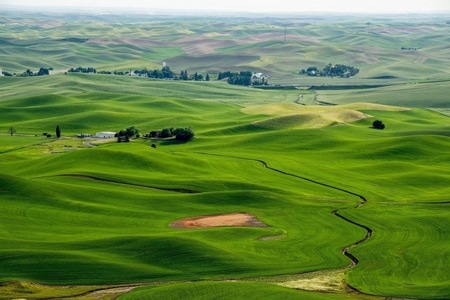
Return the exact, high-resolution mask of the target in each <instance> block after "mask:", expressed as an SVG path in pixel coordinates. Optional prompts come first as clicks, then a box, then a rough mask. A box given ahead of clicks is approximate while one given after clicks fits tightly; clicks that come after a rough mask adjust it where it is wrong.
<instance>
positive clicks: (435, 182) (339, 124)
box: [0, 14, 450, 299]
mask: <svg viewBox="0 0 450 300" xmlns="http://www.w3.org/2000/svg"><path fill="white" fill-rule="evenodd" d="M16 18H17V16H10V15H9V14H6V15H5V17H3V18H2V19H0V21H1V24H3V27H2V28H3V29H4V30H3V29H2V37H1V38H0V44H1V45H2V48H1V49H0V64H1V65H0V67H2V68H3V70H5V71H9V72H22V71H24V70H26V69H27V68H39V67H40V66H50V65H51V66H53V67H54V68H55V73H61V74H54V75H51V76H41V77H29V78H19V77H1V78H0V207H1V210H2V218H1V221H0V240H1V241H0V242H1V245H2V246H1V247H0V260H1V264H0V283H1V284H0V294H1V295H2V296H0V299H11V298H27V299H39V298H52V297H56V298H57V297H63V296H64V297H69V296H70V297H73V298H75V299H82V298H80V297H81V296H80V295H82V294H85V293H86V292H88V291H92V290H95V289H99V288H106V287H107V286H109V287H111V286H115V285H122V284H138V283H139V284H144V285H146V284H148V285H146V286H143V287H140V288H137V289H134V290H133V291H130V292H128V293H126V294H124V295H121V296H120V298H119V299H136V298H140V299H160V298H170V299H225V298H234V299H242V298H250V299H256V298H258V299H261V298H264V299H272V298H274V299H275V298H276V299H280V298H283V299H379V298H382V297H383V298H386V297H393V298H408V299H446V298H449V297H450V290H449V288H448V287H449V285H450V277H449V275H448V274H447V273H448V271H447V265H448V256H449V254H450V253H448V252H449V248H448V240H449V231H448V227H449V225H450V224H449V220H450V219H449V217H450V215H449V210H448V203H449V199H448V195H449V194H450V185H449V184H448V182H450V168H449V163H450V154H449V152H448V149H449V146H450V140H449V137H450V121H449V117H448V110H449V101H448V99H447V90H448V82H449V81H448V78H449V74H448V68H447V66H448V65H449V61H448V57H447V55H446V54H447V51H446V48H445V47H441V46H440V45H441V41H442V40H446V39H448V38H447V36H448V28H449V27H448V26H443V25H442V24H441V23H439V22H442V19H441V18H437V19H433V18H431V19H426V21H424V22H423V23H420V24H419V23H413V24H415V25H414V26H413V25H411V24H412V23H410V22H413V21H414V22H417V20H416V19H414V18H413V19H408V18H407V17H404V19H401V20H397V21H396V22H387V21H385V20H384V21H383V19H376V18H375V19H372V18H371V17H367V18H368V19H367V20H366V19H365V18H363V17H355V18H354V19H352V20H351V21H345V20H344V21H343V20H342V19H341V18H340V17H338V16H336V17H334V18H335V19H333V20H325V19H318V20H317V21H313V20H310V19H308V20H306V21H305V20H303V21H301V20H298V19H293V20H291V21H292V22H291V23H289V24H288V25H287V26H285V25H284V24H285V22H284V21H285V20H284V19H282V21H283V22H281V23H280V20H279V19H276V18H275V19H270V18H268V19H264V18H262V19H256V20H254V21H253V22H249V19H248V18H242V19H241V18H238V17H236V18H234V19H231V20H224V19H220V18H219V19H215V18H207V19H205V20H201V19H198V18H188V19H183V20H180V19H178V18H177V17H173V18H168V19H165V18H161V19H160V17H155V19H154V20H149V19H148V18H147V17H144V16H136V17H135V18H130V17H125V16H123V17H117V18H119V19H118V20H121V21H123V23H120V22H111V21H109V19H105V18H104V17H102V16H96V17H93V16H84V17H83V16H79V17H76V16H73V15H72V16H71V17H69V16H67V17H66V19H64V21H65V22H66V23H60V22H58V19H57V18H56V20H52V22H51V23H46V22H49V20H48V16H45V15H42V16H40V17H39V18H40V19H39V22H36V19H33V18H29V19H27V18H19V19H18V20H20V21H17V22H15V23H12V24H11V25H8V26H6V25H5V24H6V23H7V22H8V21H10V20H11V19H14V20H16ZM36 18H38V17H36ZM133 20H134V21H133ZM116 21H117V20H116ZM300 21H301V22H300ZM375 22H376V23H375ZM43 24H45V25H47V26H43ZM50 24H51V26H50ZM180 24H181V25H183V26H180ZM175 25H177V26H175ZM49 26H50V27H49ZM285 30H286V34H287V36H286V42H285V41H284V33H285ZM69 32H70V34H69ZM431 33H433V34H431ZM40 45H42V46H40ZM3 46H4V47H3ZM402 46H409V47H417V48H418V50H414V51H413V50H408V51H404V50H400V47H402ZM6 57H8V59H6ZM331 59H333V61H331ZM162 61H166V62H168V63H169V65H170V66H171V67H172V69H179V70H182V69H188V70H189V71H191V70H192V71H194V70H195V71H199V72H212V73H211V74H213V73H214V72H219V71H223V70H228V69H231V70H242V69H245V70H247V69H250V70H255V71H264V72H268V73H270V75H271V76H272V77H273V79H272V78H271V80H274V81H275V82H277V83H280V84H298V85H300V86H302V88H298V89H268V90H265V89H254V88H249V87H239V86H232V85H228V84H227V83H226V82H218V81H216V80H213V81H211V82H193V81H187V82H185V81H165V80H164V81H163V80H151V79H147V78H137V77H127V76H112V75H93V74H64V69H65V68H70V67H76V66H78V65H82V66H85V67H87V66H92V67H96V68H97V69H98V70H102V69H104V70H113V69H116V68H117V69H118V70H129V69H130V68H134V67H135V68H144V67H148V68H159V67H160V66H161V62H162ZM324 62H326V63H328V62H332V63H344V64H350V65H355V66H357V67H359V68H361V73H360V74H358V75H357V77H355V78H350V79H348V80H346V79H332V78H306V77H302V76H300V75H298V71H299V70H300V69H302V68H305V67H308V66H311V65H317V66H320V64H321V63H324ZM61 70H62V71H61ZM310 85H315V86H318V88H317V87H316V88H315V89H308V86H310ZM370 86H372V87H370ZM375 86H378V87H375ZM321 87H322V88H321ZM318 104H322V105H318ZM323 104H328V105H323ZM374 120H382V121H383V123H384V124H385V125H386V128H385V129H384V130H376V129H373V128H372V123H373V121H374ZM57 125H59V126H60V128H61V130H62V136H61V138H59V139H57V138H56V137H55V128H56V126H57ZM11 126H13V127H14V129H15V131H16V132H15V134H14V135H12V136H11V135H10V134H9V133H8V128H9V127H11ZM129 126H136V127H137V128H138V129H139V130H140V132H141V134H143V133H148V132H150V131H153V130H161V129H163V128H170V127H173V128H177V127H183V128H184V127H190V128H191V129H192V130H193V131H194V133H195V138H194V139H193V140H192V141H189V142H186V143H181V142H176V141H175V140H173V139H146V138H142V137H140V138H136V139H133V140H132V141H131V142H130V143H117V142H116V140H115V139H111V140H106V139H96V138H83V139H79V138H76V135H77V134H78V133H84V134H87V133H89V134H93V135H94V134H95V133H96V132H101V131H115V132H117V131H119V130H121V129H124V128H127V127H129ZM43 133H50V134H52V137H46V136H44V135H43ZM152 144H154V146H156V148H155V147H152ZM361 197H363V198H364V199H365V200H367V201H365V202H364V201H362V200H363V199H362V198H361ZM362 202H364V203H363V205H362V206H359V205H360V204H361V203H362ZM237 212H239V213H249V214H252V215H254V216H255V217H257V218H258V219H259V220H260V221H261V222H263V223H264V224H266V226H265V227H244V226H237V227H233V226H222V227H213V228H195V229H186V228H177V227H173V226H171V224H172V222H174V221H177V220H181V219H186V218H190V217H198V216H210V215H220V214H228V213H237ZM336 213H337V214H336ZM368 229H370V232H371V237H370V238H368V239H367V240H365V237H367V236H368ZM355 244H357V245H355ZM352 245H353V246H352ZM347 247H350V248H349V249H348V252H349V253H350V254H351V255H353V256H354V257H355V258H357V260H358V264H357V265H356V266H354V267H353V266H352V262H351V260H350V259H349V258H348V257H346V256H344V255H343V253H342V252H343V249H344V248H347ZM309 272H313V273H309ZM337 273H338V275H335V274H337ZM305 274H306V275H305ZM308 274H309V275H308ZM307 275H308V276H309V277H308V278H307V279H308V280H309V279H311V278H312V279H311V280H312V281H314V282H313V283H317V282H319V281H321V280H325V279H323V278H327V279H326V280H325V281H326V283H327V284H328V286H330V285H333V284H334V283H335V281H336V280H338V281H339V284H338V286H333V287H332V289H331V290H329V291H328V292H327V293H323V291H322V290H321V289H320V288H312V290H311V288H310V286H308V287H306V286H305V278H306V277H307ZM302 276H305V277H302ZM333 276H335V277H336V278H337V279H336V278H334V281H333V280H331V279H330V278H331V277H333ZM327 280H328V281H330V280H331V281H332V283H330V282H328V281H327ZM293 282H294V283H293ZM287 283H289V284H287ZM344 283H348V284H349V285H350V286H351V288H353V290H350V288H345V285H344ZM311 284H312V283H311ZM68 285H70V288H68V289H67V290H64V291H62V290H61V289H60V286H68ZM286 286H291V287H294V288H288V287H286ZM308 290H309V291H308ZM3 295H5V296H3ZM77 295H78V296H77ZM117 296H119V295H117ZM85 297H89V295H86V296H85Z"/></svg>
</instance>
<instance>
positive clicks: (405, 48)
mask: <svg viewBox="0 0 450 300" xmlns="http://www.w3.org/2000/svg"><path fill="white" fill-rule="evenodd" d="M401 49H402V50H414V51H417V50H419V48H416V47H402V48H401Z"/></svg>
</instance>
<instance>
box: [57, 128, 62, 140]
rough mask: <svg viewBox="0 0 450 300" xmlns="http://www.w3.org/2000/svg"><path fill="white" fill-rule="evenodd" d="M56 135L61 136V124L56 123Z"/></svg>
mask: <svg viewBox="0 0 450 300" xmlns="http://www.w3.org/2000/svg"><path fill="white" fill-rule="evenodd" d="M56 137H57V138H58V139H59V138H60V137H61V128H59V125H56Z"/></svg>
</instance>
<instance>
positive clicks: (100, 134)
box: [95, 131, 116, 139]
mask: <svg viewBox="0 0 450 300" xmlns="http://www.w3.org/2000/svg"><path fill="white" fill-rule="evenodd" d="M115 135H116V133H115V132H112V131H104V132H97V133H96V134H95V137H97V138H102V139H112V138H113V137H114V136H115Z"/></svg>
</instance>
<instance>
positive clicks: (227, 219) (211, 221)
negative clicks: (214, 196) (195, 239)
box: [170, 213, 268, 228]
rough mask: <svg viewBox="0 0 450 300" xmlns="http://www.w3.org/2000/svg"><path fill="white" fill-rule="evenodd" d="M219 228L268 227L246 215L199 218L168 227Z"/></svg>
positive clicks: (183, 220) (176, 222) (180, 221)
mask: <svg viewBox="0 0 450 300" xmlns="http://www.w3.org/2000/svg"><path fill="white" fill-rule="evenodd" d="M221 226H238V227H268V226H267V225H266V224H264V223H263V222H261V221H260V220H258V218H256V217H255V216H253V215H251V214H247V213H232V214H223V215H214V216H199V217H193V218H188V219H182V220H178V221H175V222H173V223H171V224H170V227H175V228H208V227H221Z"/></svg>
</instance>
